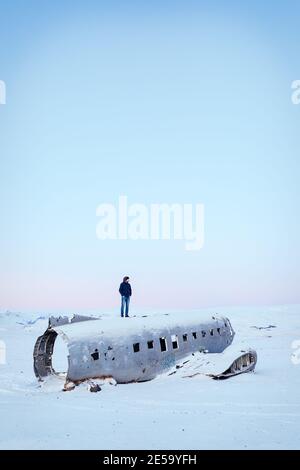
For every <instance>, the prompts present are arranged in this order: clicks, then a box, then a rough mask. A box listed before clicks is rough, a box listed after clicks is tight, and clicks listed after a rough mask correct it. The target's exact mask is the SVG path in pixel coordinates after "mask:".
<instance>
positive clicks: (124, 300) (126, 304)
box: [121, 295, 130, 317]
mask: <svg viewBox="0 0 300 470" xmlns="http://www.w3.org/2000/svg"><path fill="white" fill-rule="evenodd" d="M129 302H130V297H125V295H122V303H121V317H124V307H125V316H126V317H128V312H129Z"/></svg>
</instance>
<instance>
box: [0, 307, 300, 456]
mask: <svg viewBox="0 0 300 470" xmlns="http://www.w3.org/2000/svg"><path fill="white" fill-rule="evenodd" d="M207 312H210V313H212V314H214V313H216V312H218V313H219V314H223V315H227V316H228V317H229V318H230V320H231V323H232V326H233V328H234V330H235V332H236V336H235V339H234V343H235V344H243V345H245V346H246V345H249V346H251V347H252V348H254V349H256V350H257V353H258V363H257V367H256V371H255V373H249V374H242V375H239V376H237V377H234V378H231V379H228V380H224V381H215V380H212V379H210V378H208V377H206V376H196V377H194V378H182V377H180V376H176V374H175V375H172V376H167V375H164V376H160V377H158V378H157V379H155V380H153V381H151V382H146V383H137V384H128V385H117V386H113V385H109V384H107V385H105V386H104V387H103V388H102V391H101V392H99V393H90V392H88V391H87V389H86V386H85V385H81V386H80V387H76V389H75V390H74V391H70V392H62V391H61V389H62V386H63V380H60V379H58V378H51V379H50V380H48V381H47V382H46V383H44V384H43V385H42V386H40V384H39V383H38V382H37V380H36V378H35V376H34V374H33V369H32V351H33V346H34V342H35V340H36V338H37V336H38V335H40V334H42V333H43V332H44V330H45V329H46V326H47V316H45V317H44V318H43V316H42V317H41V318H39V319H38V315H36V316H35V315H28V314H22V313H19V314H16V313H9V312H6V313H1V314H0V422H1V428H0V448H1V449H143V448H146V449H300V363H299V364H298V362H300V360H299V359H300V353H299V349H300V306H299V305H298V306H278V307H261V308H230V309H223V308H220V309H210V310H208V309H206V310H203V311H199V318H200V319H201V314H202V313H203V314H204V313H205V314H206V313H207ZM143 313H144V312H143ZM184 314H185V313H184V312H182V315H184ZM124 321H130V320H126V319H124ZM269 325H273V326H275V328H274V327H273V328H268V329H264V327H268V326H269ZM259 327H263V328H262V329H259ZM297 340H298V341H299V343H298V345H297V343H296V341H297ZM3 342H4V343H3ZM293 342H294V343H293ZM4 344H5V346H6V363H5V364H1V362H4V354H3V346H4ZM1 345H2V350H1ZM293 346H294V349H293ZM297 348H298V349H297ZM1 351H2V353H1ZM61 352H62V351H61ZM1 354H2V355H1ZM1 359H2V361H1ZM56 360H58V361H60V358H59V357H57V358H56Z"/></svg>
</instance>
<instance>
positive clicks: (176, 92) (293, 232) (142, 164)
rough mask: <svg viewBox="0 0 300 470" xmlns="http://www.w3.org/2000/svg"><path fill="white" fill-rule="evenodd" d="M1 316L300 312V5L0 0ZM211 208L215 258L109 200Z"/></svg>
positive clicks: (207, 226)
mask: <svg viewBox="0 0 300 470" xmlns="http://www.w3.org/2000/svg"><path fill="white" fill-rule="evenodd" d="M0 17H1V27H0V80H3V81H4V82H5V84H6V104H5V105H0V208H1V230H0V310H6V309H9V310H32V311H70V312H76V311H80V312H84V311H91V310H95V311H99V312H101V311H105V310H108V309H113V310H115V311H116V312H117V311H118V309H119V293H118V287H119V283H120V282H121V280H122V278H123V276H125V275H129V276H130V278H131V283H132V289H133V297H132V302H131V305H132V309H133V311H137V312H138V310H139V309H158V310H159V309H168V308H170V309H172V310H173V309H181V310H184V309H191V308H201V307H210V306H212V307H213V306H221V305H222V306H226V305H228V306H235V305H237V306H238V305H265V304H271V305H273V304H274V305H275V304H289V303H291V304H292V303H299V302H300V289H299V284H300V269H299V262H300V256H299V255H300V249H299V239H300V237H299V235H300V230H299V229H300V227H299V195H300V188H299V176H300V162H299V126H300V105H298V106H297V105H294V104H293V103H292V100H291V94H292V90H291V84H292V82H293V81H294V80H297V79H298V80H299V79H300V55H299V44H300V30H299V19H300V5H299V2H297V1H286V2H277V1H272V2H269V1H266V2H260V1H258V0H254V1H244V2H237V1H226V2H225V1H214V0H213V1H191V0H186V1H176V0H175V1H172V2H171V1H163V2H161V1H156V0H154V1H152V2H144V1H130V0H129V1H114V0H113V1H110V2H102V1H94V0H87V1H84V2H83V1H80V2H79V1H67V0H64V1H57V0H54V1H52V2H38V1H35V0H28V1H26V2H25V1H21V0H12V1H1V2H0ZM121 195H125V196H126V197H127V199H128V203H129V204H134V203H138V204H143V205H145V206H146V207H149V205H150V204H162V203H165V204H174V203H178V204H192V205H195V204H203V205H204V209H205V212H204V214H205V215H204V233H205V241H204V245H203V248H202V249H201V250H198V251H187V250H185V248H184V245H185V244H184V241H182V240H99V239H98V238H97V236H96V226H97V223H98V219H97V216H96V209H97V207H98V206H99V204H102V203H108V204H114V205H117V204H118V200H119V197H120V196H121Z"/></svg>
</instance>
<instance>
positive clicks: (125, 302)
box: [119, 276, 132, 317]
mask: <svg viewBox="0 0 300 470" xmlns="http://www.w3.org/2000/svg"><path fill="white" fill-rule="evenodd" d="M119 292H120V294H121V299H122V300H121V317H124V309H125V317H129V302H130V297H131V294H132V290H131V285H130V284H129V277H128V276H125V277H124V278H123V282H122V283H121V284H120V288H119Z"/></svg>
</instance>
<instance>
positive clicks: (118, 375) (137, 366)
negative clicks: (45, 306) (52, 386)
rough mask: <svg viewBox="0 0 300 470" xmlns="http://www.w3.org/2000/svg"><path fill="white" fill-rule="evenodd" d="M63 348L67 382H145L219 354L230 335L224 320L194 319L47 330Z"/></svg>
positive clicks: (180, 317)
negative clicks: (195, 358) (192, 358)
mask: <svg viewBox="0 0 300 470" xmlns="http://www.w3.org/2000/svg"><path fill="white" fill-rule="evenodd" d="M52 330H53V331H55V332H56V333H57V334H59V335H61V336H62V337H63V339H64V340H65V341H66V342H67V345H68V350H69V356H68V362H69V367H68V371H67V379H68V380H70V381H73V382H78V381H81V380H85V379H88V378H98V377H99V378H103V377H113V378H114V379H115V380H116V381H117V382H118V383H128V382H135V381H137V382H140V381H146V380H151V379H153V378H154V377H156V376H157V375H158V374H160V373H163V372H165V371H166V370H168V369H170V368H171V367H174V366H176V364H177V363H178V361H180V360H182V359H184V358H185V357H187V356H189V355H191V354H192V353H194V352H196V351H206V352H208V353H220V352H222V351H224V349H225V348H226V347H227V346H229V345H230V344H231V343H232V340H233V337H234V331H233V329H232V327H231V324H230V321H229V320H228V319H227V318H224V317H218V316H212V317H210V318H207V319H203V318H201V315H200V314H189V315H187V316H185V315H177V314H165V315H153V316H144V317H135V318H134V317H133V318H129V319H121V318H116V319H105V318H103V319H97V320H93V321H86V322H80V323H74V324H67V325H58V326H55V327H53V328H52Z"/></svg>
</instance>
